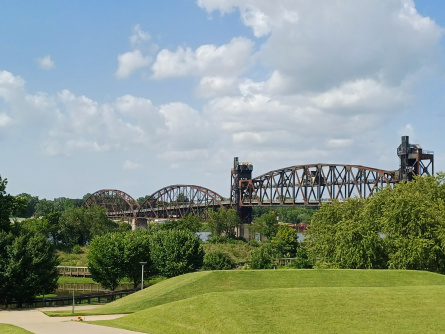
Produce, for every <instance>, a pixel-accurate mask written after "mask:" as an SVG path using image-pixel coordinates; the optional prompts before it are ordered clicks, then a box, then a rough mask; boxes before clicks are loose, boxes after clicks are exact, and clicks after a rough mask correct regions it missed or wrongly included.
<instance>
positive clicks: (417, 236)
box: [371, 173, 445, 274]
mask: <svg viewBox="0 0 445 334" xmlns="http://www.w3.org/2000/svg"><path fill="white" fill-rule="evenodd" d="M444 180H445V178H444V174H443V173H439V174H438V175H437V177H432V176H425V177H416V178H415V179H414V181H412V182H405V183H399V184H398V185H397V186H396V187H394V189H391V190H390V189H387V190H385V191H383V192H381V193H379V194H378V195H377V196H375V199H374V198H373V199H372V200H371V203H374V202H376V203H377V204H379V205H380V206H381V208H382V209H381V215H380V221H381V224H382V232H383V233H385V234H386V236H385V238H384V241H385V245H386V247H387V251H388V266H389V268H393V269H417V270H428V271H433V272H438V273H442V274H444V273H445V252H444V246H445V238H444V237H445V233H444V232H445V204H444V203H445V185H444Z"/></svg>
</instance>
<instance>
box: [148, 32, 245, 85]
mask: <svg viewBox="0 0 445 334" xmlns="http://www.w3.org/2000/svg"><path fill="white" fill-rule="evenodd" d="M252 51H253V42H252V41H251V40H249V39H247V38H244V37H236V38H233V39H232V40H231V41H230V43H228V44H224V45H221V46H219V47H217V46H215V45H211V44H206V45H202V46H200V47H198V48H197V49H196V50H195V51H193V50H192V49H191V48H183V47H178V49H177V50H176V51H175V52H172V51H169V50H167V49H164V50H161V51H160V52H159V53H158V55H157V57H156V60H155V62H154V64H153V66H152V70H153V78H155V79H163V78H168V77H181V76H188V75H191V76H217V75H225V76H228V75H235V76H236V75H237V74H239V73H241V72H243V70H245V69H246V67H247V65H248V61H249V58H250V56H251V55H252Z"/></svg>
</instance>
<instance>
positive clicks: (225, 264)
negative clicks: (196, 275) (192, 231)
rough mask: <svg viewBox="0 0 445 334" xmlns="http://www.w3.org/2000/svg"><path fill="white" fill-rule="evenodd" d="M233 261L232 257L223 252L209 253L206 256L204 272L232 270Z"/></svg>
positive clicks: (203, 266)
mask: <svg viewBox="0 0 445 334" xmlns="http://www.w3.org/2000/svg"><path fill="white" fill-rule="evenodd" d="M232 267H233V261H232V258H231V257H230V255H228V254H227V253H223V252H221V251H214V252H209V253H206V254H205V255H204V262H203V265H202V269H204V270H228V269H232Z"/></svg>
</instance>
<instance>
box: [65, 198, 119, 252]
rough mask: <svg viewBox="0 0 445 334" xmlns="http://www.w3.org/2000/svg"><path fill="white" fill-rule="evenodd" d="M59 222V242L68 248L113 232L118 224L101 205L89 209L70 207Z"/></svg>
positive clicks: (84, 243)
mask: <svg viewBox="0 0 445 334" xmlns="http://www.w3.org/2000/svg"><path fill="white" fill-rule="evenodd" d="M58 224H59V226H58V227H59V233H58V238H59V241H58V242H59V243H60V244H61V245H62V246H64V247H66V248H68V249H71V248H72V247H74V245H80V246H83V245H86V244H87V243H89V242H90V241H91V240H92V239H93V238H94V237H95V236H99V235H103V234H105V233H108V232H111V231H113V230H114V229H116V227H117V226H118V225H117V224H116V223H114V222H113V221H111V220H110V219H109V218H108V217H107V215H106V211H105V209H104V208H102V207H99V206H93V207H90V208H88V209H86V208H83V207H80V208H77V207H70V208H68V209H66V210H65V211H64V212H63V213H62V214H61V216H60V218H59V221H58Z"/></svg>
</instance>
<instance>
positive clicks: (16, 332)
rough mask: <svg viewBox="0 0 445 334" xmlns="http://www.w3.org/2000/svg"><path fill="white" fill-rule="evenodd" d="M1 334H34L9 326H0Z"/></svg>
mask: <svg viewBox="0 0 445 334" xmlns="http://www.w3.org/2000/svg"><path fill="white" fill-rule="evenodd" d="M0 333H2V334H32V333H31V332H29V331H27V330H26V329H23V328H21V327H17V326H14V325H9V324H0Z"/></svg>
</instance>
